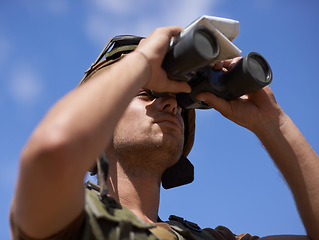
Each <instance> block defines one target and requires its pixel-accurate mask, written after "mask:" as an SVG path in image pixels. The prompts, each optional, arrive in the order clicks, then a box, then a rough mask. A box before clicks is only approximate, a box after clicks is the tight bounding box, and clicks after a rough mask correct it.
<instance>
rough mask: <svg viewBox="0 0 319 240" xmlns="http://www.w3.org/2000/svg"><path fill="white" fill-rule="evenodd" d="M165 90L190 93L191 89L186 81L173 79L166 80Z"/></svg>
mask: <svg viewBox="0 0 319 240" xmlns="http://www.w3.org/2000/svg"><path fill="white" fill-rule="evenodd" d="M165 88H166V89H167V92H171V93H179V92H185V93H190V92H191V91H192V88H191V86H189V84H188V83H187V82H184V81H174V80H168V84H167V87H165Z"/></svg>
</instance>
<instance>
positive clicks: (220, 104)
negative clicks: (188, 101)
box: [196, 92, 228, 111]
mask: <svg viewBox="0 0 319 240" xmlns="http://www.w3.org/2000/svg"><path fill="white" fill-rule="evenodd" d="M196 98H197V99H198V100H200V101H203V102H205V103H207V104H208V105H209V106H211V107H213V108H215V109H216V110H217V111H220V110H221V109H226V108H227V107H228V102H227V101H225V100H224V99H222V98H219V97H217V96H216V95H214V94H212V93H210V92H202V93H199V94H198V95H197V96H196Z"/></svg>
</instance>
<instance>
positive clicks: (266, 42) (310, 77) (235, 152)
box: [0, 0, 319, 239]
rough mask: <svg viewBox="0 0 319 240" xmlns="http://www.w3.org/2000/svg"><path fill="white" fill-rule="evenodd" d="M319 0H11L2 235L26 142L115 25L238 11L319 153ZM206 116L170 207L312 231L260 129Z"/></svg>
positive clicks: (0, 16) (0, 20)
mask: <svg viewBox="0 0 319 240" xmlns="http://www.w3.org/2000/svg"><path fill="white" fill-rule="evenodd" d="M318 11H319V4H318V2H317V1H316V0H304V1H294V0H293V1H288V0H287V1H285V0H283V1H275V0H243V1H235V0H234V1H222V0H174V1H169V0H162V1H148V0H135V1H130V0H116V1H115V0H106V1H103V0H92V1H88V0H86V1H85V0H79V1H70V0H65V1H63V0H47V1H22V0H21V1H15V0H13V1H6V0H1V7H0V109H1V120H0V121H1V124H0V131H1V134H0V148H1V155H0V161H1V168H0V184H1V194H2V197H1V199H0V206H1V208H0V239H9V238H10V237H9V226H8V210H9V204H10V200H11V198H12V196H13V192H14V186H15V182H16V178H17V173H18V160H19V154H20V151H21V149H22V147H23V145H24V143H25V142H26V141H27V139H28V136H29V135H30V133H31V132H32V130H33V129H34V127H35V126H36V125H37V123H38V122H39V121H40V120H41V118H42V117H43V115H44V114H45V113H46V111H47V110H48V109H49V108H50V106H52V105H53V104H54V103H55V102H56V101H57V99H59V98H60V97H62V96H63V95H64V94H66V93H67V92H68V91H70V90H71V89H72V88H74V87H75V86H76V85H77V83H78V82H79V80H80V79H81V78H82V76H83V73H84V71H85V70H86V69H87V68H88V67H89V66H90V64H91V63H92V62H93V61H94V60H95V59H96V57H97V56H98V54H99V53H100V51H101V49H102V48H103V47H104V45H105V43H106V41H107V40H108V39H109V38H110V37H112V36H114V35H118V34H136V35H143V36H146V35H148V34H149V33H151V32H152V31H153V29H155V28H156V27H159V26H168V25H180V26H183V27H185V26H187V25H188V24H189V23H190V22H192V21H193V20H194V19H196V18H197V17H199V16H201V15H204V14H206V15H213V16H218V17H226V18H232V19H236V20H238V21H239V22H240V34H239V36H238V37H237V38H236V39H235V41H234V43H235V44H236V45H237V46H238V47H239V48H240V49H241V50H242V51H243V55H246V54H247V53H249V52H251V51H256V52H259V53H261V54H262V55H264V56H265V57H266V59H267V60H268V62H269V63H270V65H271V67H272V71H273V74H274V79H273V83H272V84H271V87H272V89H273V91H274V93H275V95H276V98H277V101H278V102H279V104H280V105H281V106H282V108H283V109H284V110H285V112H286V113H287V114H288V115H289V116H290V117H291V118H292V119H293V120H294V122H295V123H296V125H297V126H298V127H299V129H300V130H301V131H302V133H303V134H304V136H305V137H306V138H307V140H308V142H309V143H310V144H311V145H312V146H313V148H314V149H315V151H316V152H317V153H318V152H319V138H318V135H319V127H318V122H319V109H318V98H317V92H318V91H319V78H318V72H317V71H318V55H319V47H318V39H319V27H318V23H319V15H318ZM196 120H197V128H196V139H195V144H194V148H193V150H192V152H191V154H190V155H189V158H190V159H191V160H192V162H193V163H194V165H195V181H194V183H192V184H190V185H188V186H184V187H179V188H176V189H173V190H168V191H166V190H163V191H162V197H161V206H160V217H161V218H162V219H167V218H168V216H169V215H170V214H175V215H178V216H181V217H184V218H185V219H188V220H190V221H194V222H197V223H198V224H199V225H200V226H201V227H216V226H218V225H225V226H227V227H229V228H230V229H231V230H232V231H233V232H235V233H241V232H250V233H252V234H256V235H260V236H264V235H270V234H304V233H305V230H304V227H303V225H302V223H301V220H300V218H299V215H298V212H297V210H296V207H295V204H294V200H293V198H292V194H291V192H290V190H289V188H288V186H287V184H286V183H285V181H284V179H283V177H282V176H281V174H280V172H279V171H278V170H277V169H276V167H275V165H274V164H273V163H272V160H271V159H270V158H269V156H268V154H267V153H266V152H265V150H264V149H263V147H262V145H261V144H260V142H259V141H258V139H257V138H256V137H255V136H254V135H253V134H252V133H250V132H249V131H247V130H246V129H243V128H241V127H239V126H236V125H235V124H234V123H232V122H230V121H229V120H227V119H225V118H223V117H222V116H221V115H220V114H219V113H217V112H216V111H214V110H209V111H207V110H201V111H197V119H196Z"/></svg>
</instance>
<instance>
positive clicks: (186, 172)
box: [79, 35, 195, 189]
mask: <svg viewBox="0 0 319 240" xmlns="http://www.w3.org/2000/svg"><path fill="white" fill-rule="evenodd" d="M143 38H144V37H140V36H135V35H120V36H116V37H113V38H111V39H110V40H109V41H108V42H107V44H106V45H105V47H104V49H103V50H102V52H101V53H100V55H99V56H98V58H97V59H96V60H95V62H94V63H92V65H91V66H90V68H89V69H88V70H87V71H86V72H85V75H84V77H83V78H82V80H81V82H80V83H79V85H81V84H83V83H84V82H86V81H88V80H89V79H90V78H91V77H92V76H93V75H94V74H95V73H96V72H97V71H99V70H100V69H102V68H105V67H107V66H110V65H111V64H113V63H115V62H117V61H119V60H120V59H121V58H123V57H124V56H125V54H128V53H130V52H132V51H134V49H135V48H136V47H137V45H138V44H139V42H140V41H141V40H142V39H143ZM182 117H183V120H184V124H185V130H184V139H185V141H184V148H183V153H182V156H181V157H180V159H179V160H178V162H177V163H176V164H175V165H173V166H171V167H169V168H168V169H166V170H165V171H164V173H163V175H162V186H163V187H164V188H165V189H169V188H173V187H177V186H181V185H184V184H188V183H191V182H192V181H193V180H194V166H193V165H192V163H191V162H190V161H189V160H188V159H187V155H188V154H189V152H190V151H191V149H192V147H193V143H194V134H195V110H194V109H185V110H183V111H182ZM96 171H97V170H96V168H95V170H93V171H91V174H92V173H93V175H94V174H96Z"/></svg>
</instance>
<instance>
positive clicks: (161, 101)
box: [113, 90, 184, 169]
mask: <svg viewBox="0 0 319 240" xmlns="http://www.w3.org/2000/svg"><path fill="white" fill-rule="evenodd" d="M181 112H182V110H181V109H180V108H179V107H178V106H177V102H176V97H175V95H173V94H165V95H162V96H161V97H158V98H155V97H153V96H152V95H151V94H150V93H149V91H147V90H141V91H140V92H139V93H138V95H137V96H136V97H135V98H134V99H133V100H132V101H131V103H130V104H129V106H128V107H127V109H126V111H125V112H124V115H123V116H122V118H121V120H120V122H119V123H118V125H117V127H116V129H115V132H114V138H113V145H114V148H115V150H116V151H117V152H120V153H124V154H127V155H126V156H124V157H125V158H130V157H132V156H137V158H144V159H145V158H149V159H153V160H152V161H155V160H154V159H162V160H159V161H160V162H161V161H165V164H164V165H166V166H165V169H166V168H167V167H169V166H171V165H173V164H174V163H176V162H177V160H178V159H179V157H180V155H181V153H182V150H183V145H184V121H183V118H182V116H181ZM161 164H162V165H163V162H162V163H161Z"/></svg>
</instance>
